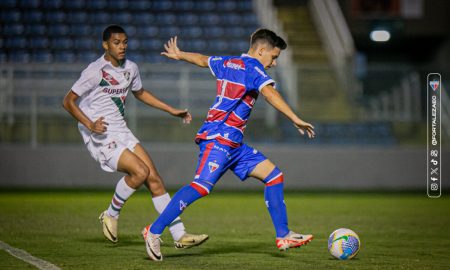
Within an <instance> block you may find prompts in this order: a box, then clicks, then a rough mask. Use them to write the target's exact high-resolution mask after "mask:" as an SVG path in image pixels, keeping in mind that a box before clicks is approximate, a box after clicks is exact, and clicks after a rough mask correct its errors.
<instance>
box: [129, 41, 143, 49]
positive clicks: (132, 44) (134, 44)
mask: <svg viewBox="0 0 450 270" xmlns="http://www.w3.org/2000/svg"><path fill="white" fill-rule="evenodd" d="M140 47H141V44H140V42H139V40H137V39H130V40H128V49H129V50H132V51H134V50H139V48H140Z"/></svg>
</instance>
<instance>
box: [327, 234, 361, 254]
mask: <svg viewBox="0 0 450 270" xmlns="http://www.w3.org/2000/svg"><path fill="white" fill-rule="evenodd" d="M360 247H361V242H360V241H359V237H358V235H357V234H356V233H355V232H354V231H352V230H350V229H345V228H340V229H337V230H335V231H334V232H332V233H331V235H330V237H329V238H328V251H329V252H330V254H331V255H332V256H333V257H335V258H337V259H339V260H349V259H351V258H353V257H355V256H356V254H358V251H359V248H360Z"/></svg>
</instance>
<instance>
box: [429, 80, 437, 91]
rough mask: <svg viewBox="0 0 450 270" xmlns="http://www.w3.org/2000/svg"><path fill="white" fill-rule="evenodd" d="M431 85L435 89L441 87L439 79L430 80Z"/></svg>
mask: <svg viewBox="0 0 450 270" xmlns="http://www.w3.org/2000/svg"><path fill="white" fill-rule="evenodd" d="M430 86H431V88H432V89H433V91H436V90H437V89H438V88H439V81H430Z"/></svg>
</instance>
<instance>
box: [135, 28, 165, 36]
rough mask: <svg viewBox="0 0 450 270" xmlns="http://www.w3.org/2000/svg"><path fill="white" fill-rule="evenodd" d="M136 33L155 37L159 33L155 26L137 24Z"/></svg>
mask: <svg viewBox="0 0 450 270" xmlns="http://www.w3.org/2000/svg"><path fill="white" fill-rule="evenodd" d="M136 33H137V35H138V36H139V37H143V38H149V37H156V36H157V35H158V34H159V28H158V27H156V26H138V27H137V31H136Z"/></svg>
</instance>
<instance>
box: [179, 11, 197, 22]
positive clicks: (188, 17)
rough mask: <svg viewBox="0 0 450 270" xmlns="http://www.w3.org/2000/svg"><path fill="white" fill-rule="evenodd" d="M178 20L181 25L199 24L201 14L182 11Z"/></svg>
mask: <svg viewBox="0 0 450 270" xmlns="http://www.w3.org/2000/svg"><path fill="white" fill-rule="evenodd" d="M177 21H178V24H179V25H195V24H198V21H199V16H198V15H197V14H195V13H181V14H179V15H178V18H177Z"/></svg>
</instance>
